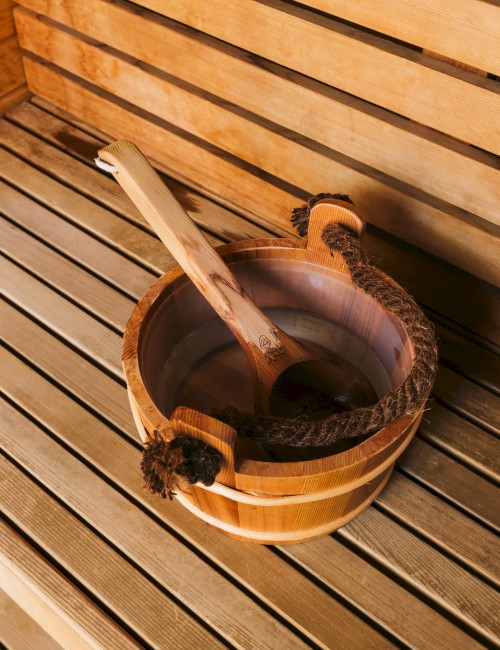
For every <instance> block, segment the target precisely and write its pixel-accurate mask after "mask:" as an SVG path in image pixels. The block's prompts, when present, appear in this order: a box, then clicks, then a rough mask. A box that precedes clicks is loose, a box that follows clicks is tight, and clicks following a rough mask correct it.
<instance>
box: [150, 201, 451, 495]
mask: <svg viewBox="0 0 500 650" xmlns="http://www.w3.org/2000/svg"><path fill="white" fill-rule="evenodd" d="M315 206H317V207H315ZM322 206H324V207H322ZM326 206H328V210H325V208H326ZM332 207H333V208H334V210H333V212H335V214H336V215H340V216H341V217H342V218H341V219H340V220H338V221H332V219H331V216H332V214H331V213H332ZM320 211H321V212H320ZM328 211H329V212H330V219H328V218H324V214H327V212H328ZM311 215H313V217H314V218H313V219H312V220H311V226H312V228H313V229H312V231H311V232H310V233H309V239H308V243H307V249H308V251H309V246H311V249H310V251H309V252H310V253H311V254H318V255H323V256H324V255H325V251H326V254H328V255H331V256H335V255H340V259H341V260H342V263H343V264H345V265H346V267H347V268H346V271H345V272H347V273H348V274H349V275H350V277H351V279H352V282H353V283H354V284H356V285H357V286H359V287H360V288H362V289H363V290H364V291H365V292H366V293H367V294H369V295H371V296H372V297H373V298H375V299H376V300H377V301H378V302H379V303H380V304H381V305H382V306H383V307H384V309H386V310H387V311H388V312H390V313H392V314H393V315H394V316H395V317H396V318H397V319H398V320H399V321H400V322H401V323H402V324H403V326H404V327H405V329H406V331H407V334H408V336H409V338H410V340H411V343H412V346H413V352H414V359H413V366H412V369H411V371H410V373H409V374H408V376H407V378H406V379H405V381H404V382H403V384H402V385H401V386H399V387H398V388H396V389H394V390H392V391H391V392H390V393H388V394H387V395H385V396H384V397H383V398H382V399H380V400H379V401H378V402H377V403H376V404H374V405H373V406H370V407H363V408H358V409H355V410H352V411H345V412H342V413H335V414H333V415H331V416H329V417H326V418H324V419H322V420H316V421H301V420H298V419H288V418H273V417H269V416H258V415H257V416H256V415H253V414H250V413H243V412H241V411H239V410H237V409H235V408H232V407H229V408H226V409H220V410H217V411H214V412H213V413H212V414H211V415H212V416H213V418H215V419H216V420H215V421H220V422H222V423H224V424H225V425H229V426H228V428H226V429H224V431H225V434H226V435H227V432H228V431H230V430H231V429H234V430H236V432H237V435H238V436H240V437H243V438H252V439H253V440H254V441H258V442H262V443H263V444H269V445H273V444H278V445H283V446H289V447H292V448H293V447H297V448H299V447H300V448H304V447H323V446H328V445H331V444H333V443H336V442H338V441H340V440H344V439H349V438H351V439H352V438H357V437H359V436H362V435H368V434H371V433H373V432H374V431H376V430H378V429H382V428H384V427H386V426H388V425H390V424H392V423H393V422H395V421H396V420H399V419H400V418H402V417H405V416H412V417H413V416H414V415H415V414H416V413H418V412H419V411H420V410H421V409H422V407H423V403H424V402H425V400H426V399H427V397H428V395H429V393H430V390H431V388H432V384H433V383H434V379H435V376H436V372H437V361H438V352H437V346H436V340H435V334H434V326H433V325H432V323H431V322H430V321H429V320H428V319H427V318H426V316H425V315H424V314H423V312H422V310H421V309H420V307H419V306H418V305H417V303H416V302H415V301H414V300H413V298H411V296H409V295H408V294H407V293H406V292H405V291H404V290H403V289H401V287H399V286H398V285H397V284H396V283H395V282H393V281H392V280H391V279H390V278H389V277H388V276H386V275H385V274H384V273H383V272H382V271H380V270H379V269H377V268H376V267H374V266H373V265H372V264H371V263H370V261H369V258H368V256H367V254H366V252H365V251H364V250H363V248H362V247H361V244H360V241H359V235H360V234H362V232H363V230H364V223H363V221H362V220H361V218H360V217H359V215H358V214H357V212H356V211H355V209H354V206H353V204H352V202H351V201H350V199H349V197H347V196H345V195H339V194H320V195H317V196H316V197H313V198H312V199H311V200H310V201H309V203H308V204H306V205H305V206H303V207H301V208H297V209H295V210H294V212H293V217H292V223H293V224H294V226H295V227H296V229H297V231H298V233H299V235H301V236H305V235H307V234H308V230H309V223H310V217H311ZM316 217H321V219H320V218H318V219H317V218H316ZM318 234H319V236H318ZM187 410H188V411H189V409H187ZM213 418H212V419H213ZM221 430H222V429H221ZM176 440H178V438H175V439H174V441H172V443H175V441H176ZM187 440H188V441H190V440H192V439H190V438H187ZM179 442H180V441H179ZM195 442H197V444H198V445H202V446H203V450H202V453H201V452H200V453H198V452H197V453H198V458H199V459H201V460H200V462H199V464H198V467H196V461H195V456H196V454H195V453H193V452H190V451H189V450H188V448H187V446H186V449H185V452H183V453H184V455H181V461H182V462H180V463H179V462H178V463H177V467H176V468H175V467H173V466H172V462H171V458H172V450H171V451H168V450H162V451H161V452H158V453H157V454H156V455H155V454H153V456H154V463H151V462H147V457H148V456H149V457H151V456H152V454H151V453H150V452H151V446H148V444H146V450H145V456H144V460H143V471H144V474H145V477H146V485H147V486H148V487H149V488H150V489H151V488H152V485H153V484H154V483H155V481H156V483H157V480H156V479H157V475H156V474H155V475H154V477H155V481H153V480H148V476H149V477H151V476H152V474H154V472H155V471H156V470H155V468H157V466H158V456H159V455H161V453H163V451H165V459H166V460H165V462H166V464H168V465H169V468H170V469H169V472H170V474H169V477H170V478H169V481H170V485H172V475H175V474H176V473H177V474H183V475H184V476H186V474H185V472H184V471H183V467H184V466H185V465H187V466H189V470H190V474H189V477H188V482H190V483H195V482H197V480H201V481H202V482H203V483H205V484H206V485H211V483H213V482H214V481H215V479H216V476H217V474H218V472H219V471H220V469H221V467H223V466H224V464H225V463H226V465H227V459H226V460H225V459H224V456H223V454H221V453H220V451H217V450H216V449H215V448H214V447H211V446H210V445H207V443H206V442H202V441H201V440H197V441H195ZM172 443H166V444H167V445H168V444H172ZM189 444H191V443H189ZM218 447H219V449H221V446H219V445H218ZM207 448H208V449H210V450H211V454H212V455H211V460H210V463H211V465H210V468H209V469H210V471H208V469H207V468H208V464H207V462H206V461H205V460H203V458H204V454H205V453H206V450H207ZM200 449H201V448H200ZM175 453H178V451H177V450H175ZM190 453H191V458H188V456H189V454H190ZM214 459H215V460H214ZM173 482H174V483H175V479H174V481H173ZM152 491H156V492H160V493H162V491H161V490H158V489H157V490H152ZM167 493H168V494H170V493H171V490H170V492H168V491H167ZM163 495H165V490H164V489H163Z"/></svg>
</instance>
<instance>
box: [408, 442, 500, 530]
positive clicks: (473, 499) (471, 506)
mask: <svg viewBox="0 0 500 650" xmlns="http://www.w3.org/2000/svg"><path fill="white" fill-rule="evenodd" d="M398 465H399V467H401V468H402V469H403V470H404V472H405V473H406V474H408V475H409V476H411V477H413V478H415V479H416V480H418V481H419V482H420V483H423V484H425V485H426V487H428V488H430V489H431V490H433V491H434V492H435V493H437V494H439V495H441V496H442V497H444V498H445V499H447V500H449V501H451V503H453V504H454V505H456V506H457V507H459V508H460V509H462V510H465V511H466V512H468V513H470V514H471V515H472V516H474V517H476V518H477V519H478V520H479V521H481V522H483V523H485V524H486V525H488V526H490V527H492V528H493V529H494V530H496V531H498V530H500V513H499V512H498V511H495V510H494V509H493V508H492V507H491V504H493V503H495V502H496V499H497V497H498V489H497V488H495V486H494V485H493V484H492V483H490V482H489V481H487V480H486V479H485V478H483V477H482V476H479V475H478V474H475V473H474V472H472V471H471V470H469V469H467V468H466V467H463V466H462V465H460V464H458V463H457V462H456V461H455V460H453V459H452V458H450V457H449V456H447V455H446V454H444V453H443V452H441V451H439V450H438V449H435V448H434V447H431V446H430V445H429V444H427V443H426V442H424V441H423V440H420V439H419V438H414V439H413V441H412V444H411V445H410V446H409V447H408V449H407V450H406V451H405V452H404V453H403V455H402V456H400V458H399V461H398Z"/></svg>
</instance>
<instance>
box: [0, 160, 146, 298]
mask: <svg viewBox="0 0 500 650" xmlns="http://www.w3.org/2000/svg"><path fill="white" fill-rule="evenodd" d="M25 169H26V171H27V173H28V174H29V170H30V168H29V167H27V168H25ZM0 197H1V199H2V213H3V214H4V215H5V216H6V217H8V218H9V219H10V220H11V221H13V222H14V223H15V224H17V225H18V226H19V227H20V228H23V229H24V230H27V231H28V232H30V233H31V234H32V235H33V236H35V237H37V238H39V239H41V240H42V241H44V242H47V243H49V244H51V245H52V246H54V247H55V248H57V250H58V251H60V252H61V253H62V254H63V255H65V256H67V257H69V258H70V259H72V260H73V261H74V262H75V263H76V264H79V265H80V266H83V267H84V268H86V269H88V270H89V271H91V272H92V273H93V274H94V275H96V276H97V277H100V278H102V279H103V280H104V281H105V282H109V283H111V284H112V285H113V286H115V287H117V288H118V289H120V290H121V291H123V292H125V293H126V294H127V295H129V296H131V297H132V298H134V299H135V300H137V299H138V298H139V297H140V296H141V295H142V294H143V293H144V292H145V291H146V289H147V288H148V287H149V285H150V284H152V283H153V282H154V280H155V279H156V275H154V274H153V273H150V272H148V271H146V270H144V269H143V268H141V267H140V266H138V265H137V264H134V262H132V261H131V260H129V259H127V258H126V257H124V256H123V255H120V254H119V253H118V252H117V251H115V250H113V249H112V248H110V247H109V246H106V244H104V243H103V242H101V241H99V240H98V239H95V238H94V237H92V236H91V235H90V234H87V233H86V232H85V231H83V230H80V229H79V228H75V226H74V225H73V224H71V223H68V222H67V221H64V220H63V219H61V218H60V217H59V216H58V215H57V214H55V213H54V212H52V211H50V210H48V209H47V208H45V207H43V206H42V205H40V204H39V203H37V202H36V201H33V200H32V199H30V198H29V197H27V196H26V195H25V194H22V193H21V192H19V191H17V190H15V189H14V188H13V187H11V186H10V185H7V184H6V183H4V182H2V181H0Z"/></svg>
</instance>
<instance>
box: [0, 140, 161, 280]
mask: <svg viewBox="0 0 500 650" xmlns="http://www.w3.org/2000/svg"><path fill="white" fill-rule="evenodd" d="M0 177H3V178H4V179H5V180H6V181H8V182H9V183H12V184H13V185H14V186H15V187H18V188H19V189H24V188H26V190H27V191H28V194H29V195H30V196H31V197H32V198H34V199H36V200H37V201H40V202H41V203H43V204H45V205H46V206H48V207H50V208H51V209H52V210H55V211H57V212H59V213H60V214H62V215H63V216H64V217H66V218H67V219H69V220H70V221H71V222H73V223H75V224H76V225H78V226H79V227H81V228H83V229H84V230H86V231H87V232H90V233H91V234H93V235H95V236H96V237H98V238H99V239H101V240H104V241H106V243H108V244H109V245H111V246H112V247H114V248H115V249H118V250H120V251H121V252H123V253H125V254H127V255H128V256H129V257H131V258H133V259H135V260H137V261H140V262H142V263H147V265H148V266H149V267H150V268H149V270H151V271H152V272H153V273H160V272H161V270H162V269H163V268H169V267H170V266H172V256H171V255H170V253H169V252H168V251H167V249H166V248H165V246H164V245H163V244H162V243H161V242H160V241H159V240H155V239H154V238H152V237H151V235H150V234H149V233H146V232H144V231H143V230H142V229H140V228H138V227H137V226H133V225H132V224H130V223H128V222H127V221H124V220H123V219H120V217H117V216H116V215H115V214H114V213H112V212H110V211H109V210H106V209H105V208H103V207H101V206H99V205H97V204H96V203H93V202H92V201H90V200H89V199H87V198H86V197H84V196H82V195H81V194H77V193H76V192H74V191H73V190H71V189H69V188H67V187H65V186H64V185H62V184H61V183H57V182H56V181H55V180H53V179H52V178H50V176H47V174H43V173H42V172H40V171H38V170H37V169H36V168H35V167H31V166H30V165H28V164H27V163H25V162H24V161H22V160H21V159H20V158H16V156H14V155H12V154H11V153H9V152H8V151H5V150H4V149H0Z"/></svg>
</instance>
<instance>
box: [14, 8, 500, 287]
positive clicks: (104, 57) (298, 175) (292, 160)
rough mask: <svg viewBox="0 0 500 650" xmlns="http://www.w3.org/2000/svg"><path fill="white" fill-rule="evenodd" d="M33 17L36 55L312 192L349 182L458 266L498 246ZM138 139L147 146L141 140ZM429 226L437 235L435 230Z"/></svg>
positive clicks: (397, 228)
mask: <svg viewBox="0 0 500 650" xmlns="http://www.w3.org/2000/svg"><path fill="white" fill-rule="evenodd" d="M30 21H31V22H30ZM28 22H29V26H24V27H22V25H21V23H20V35H21V39H22V38H23V34H24V33H26V34H29V38H30V43H31V45H30V47H31V49H32V51H34V52H35V53H36V54H38V55H40V56H44V57H45V58H47V59H48V60H49V61H51V62H52V63H56V64H62V65H63V67H64V69H66V70H69V71H70V72H72V73H73V74H76V75H78V76H79V77H82V78H84V79H85V80H87V81H89V82H91V83H94V84H96V85H97V86H99V87H100V88H103V89H104V90H106V91H107V92H111V93H113V94H115V95H117V96H118V97H120V98H121V99H125V100H127V101H130V102H131V103H133V104H135V105H137V106H139V107H140V108H142V109H144V110H147V111H148V112H151V113H152V114H154V115H157V116H158V117H161V118H162V119H164V120H167V121H168V122H169V123H171V124H174V125H175V126H177V127H180V128H182V129H184V130H186V131H187V132H188V133H190V134H192V135H195V136H196V137H199V138H202V139H203V140H204V141H206V142H208V143H210V144H212V145H215V146H217V147H220V148H222V149H224V150H226V151H228V152H229V153H231V154H232V155H234V156H237V157H238V158H240V159H243V160H245V161H247V162H249V163H251V164H252V165H255V166H257V167H260V168H262V169H264V171H265V172H267V173H269V174H272V175H273V176H277V177H278V178H282V179H283V180H285V181H286V182H287V183H290V184H292V185H294V186H296V187H300V188H301V189H303V190H305V191H306V192H308V193H311V194H315V193H317V192H319V191H322V190H323V189H324V188H325V187H329V186H330V185H331V184H332V182H335V184H336V186H337V187H346V188H349V194H350V195H351V196H353V197H355V201H356V203H357V204H358V205H359V206H360V209H361V210H362V212H363V213H364V214H366V215H367V216H366V218H367V220H368V221H370V222H371V223H374V224H376V225H378V226H383V227H384V228H385V229H387V230H389V231H390V232H392V233H393V234H395V235H397V236H401V237H403V238H405V239H407V240H409V241H411V242H412V243H414V244H416V245H418V246H421V247H423V248H425V249H427V250H429V251H430V252H434V253H438V254H440V255H441V256H446V258H447V259H449V261H452V262H453V263H455V264H457V265H458V266H463V264H464V257H465V258H466V259H467V258H468V259H474V260H476V259H477V251H478V250H480V251H483V250H484V251H486V248H487V247H488V246H491V247H492V246H493V243H494V242H492V238H491V234H489V233H487V232H484V231H483V230H482V229H481V228H479V227H476V226H475V225H472V224H469V223H467V222H466V221H461V220H457V219H456V218H455V217H454V216H452V215H448V214H447V212H446V209H442V208H440V206H436V207H434V206H432V205H427V202H426V201H425V198H424V197H422V198H421V197H419V196H418V195H417V196H415V198H413V200H412V198H411V196H410V193H409V192H408V191H407V189H406V188H401V187H398V186H397V183H396V184H395V183H391V184H389V183H388V182H384V181H385V179H384V181H382V182H381V181H380V180H379V178H378V175H377V174H375V173H374V174H373V175H372V176H370V175H369V172H368V174H367V172H366V171H365V170H362V171H360V172H358V171H357V170H355V169H352V168H350V167H347V166H345V165H343V164H339V163H338V162H337V161H336V160H335V159H334V158H332V157H331V156H327V155H321V154H320V153H317V152H315V151H314V150H312V149H309V148H308V147H304V146H302V145H301V144H299V143H296V142H294V141H293V140H290V139H287V138H285V137H283V136H282V135H281V134H280V133H275V132H274V131H270V130H269V129H268V128H265V127H264V126H261V125H260V124H258V123H256V122H254V121H252V120H249V119H246V118H245V117H244V116H240V115H238V114H235V113H234V112H231V111H229V110H227V109H226V108H225V107H223V106H219V105H218V104H216V103H214V102H213V101H208V100H206V99H204V98H203V97H199V96H198V95H196V94H193V93H190V92H187V91H186V90H185V89H183V88H181V87H179V86H177V85H174V84H172V83H171V82H170V80H168V79H163V78H160V77H158V76H155V75H153V74H151V73H149V71H147V70H141V69H140V68H138V67H137V66H136V65H135V60H133V59H128V60H126V59H124V58H123V57H122V56H119V57H118V56H116V55H114V54H113V53H111V52H108V51H106V50H105V49H104V50H103V49H102V48H100V47H98V46H97V44H94V45H93V44H92V43H88V42H86V41H83V40H79V39H75V38H74V37H73V36H72V35H70V34H66V33H65V32H62V31H60V30H56V29H54V28H53V27H51V26H50V25H46V24H45V23H43V22H41V21H39V20H35V19H32V18H29V19H28ZM85 62H87V63H85ZM144 85H146V86H147V87H148V88H150V92H149V93H148V94H147V95H144V93H140V92H139V91H138V89H139V88H142V87H143V86H144ZM201 115H203V119H200V116H201ZM139 144H140V145H141V146H142V142H140V143H139ZM394 206H398V211H399V219H397V220H395V219H391V218H390V217H389V215H390V214H391V212H394ZM452 223H453V225H454V227H453V228H452V227H451V224H452ZM432 231H435V232H434V234H435V236H432V235H431V232H432ZM437 231H439V232H437ZM461 231H463V232H461ZM469 241H470V242H471V244H472V243H474V242H476V255H475V256H474V257H472V256H469V255H467V254H466V251H464V245H465V244H464V242H469ZM436 243H439V245H440V248H439V250H436V249H435V246H436ZM489 258H490V260H489V261H490V272H491V273H492V275H490V276H488V278H489V280H490V281H497V280H495V278H496V277H497V276H496V273H497V270H498V269H496V267H497V262H496V255H494V254H493V251H492V252H491V255H490V256H489ZM499 277H500V272H499Z"/></svg>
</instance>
